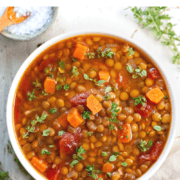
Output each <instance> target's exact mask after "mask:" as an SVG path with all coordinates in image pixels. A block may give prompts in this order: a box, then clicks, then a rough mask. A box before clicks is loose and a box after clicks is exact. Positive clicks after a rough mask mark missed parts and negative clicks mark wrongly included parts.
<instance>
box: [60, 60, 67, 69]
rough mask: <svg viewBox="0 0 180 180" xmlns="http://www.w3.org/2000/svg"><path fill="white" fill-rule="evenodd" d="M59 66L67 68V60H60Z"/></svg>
mask: <svg viewBox="0 0 180 180" xmlns="http://www.w3.org/2000/svg"><path fill="white" fill-rule="evenodd" d="M59 67H60V68H61V69H65V67H66V64H65V62H64V61H60V62H59Z"/></svg>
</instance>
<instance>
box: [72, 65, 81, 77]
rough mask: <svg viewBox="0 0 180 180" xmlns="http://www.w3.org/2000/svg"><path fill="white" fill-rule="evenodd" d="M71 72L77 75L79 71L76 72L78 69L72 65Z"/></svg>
mask: <svg viewBox="0 0 180 180" xmlns="http://www.w3.org/2000/svg"><path fill="white" fill-rule="evenodd" d="M71 73H72V76H78V75H79V72H78V69H77V67H76V66H73V67H72V70H71Z"/></svg>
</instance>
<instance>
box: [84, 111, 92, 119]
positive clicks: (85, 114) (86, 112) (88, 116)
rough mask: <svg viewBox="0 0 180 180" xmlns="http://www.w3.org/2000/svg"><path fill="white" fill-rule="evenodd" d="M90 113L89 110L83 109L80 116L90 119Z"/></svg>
mask: <svg viewBox="0 0 180 180" xmlns="http://www.w3.org/2000/svg"><path fill="white" fill-rule="evenodd" d="M90 114H91V112H90V111H84V112H83V115H82V117H83V119H84V120H85V119H88V120H89V119H90Z"/></svg>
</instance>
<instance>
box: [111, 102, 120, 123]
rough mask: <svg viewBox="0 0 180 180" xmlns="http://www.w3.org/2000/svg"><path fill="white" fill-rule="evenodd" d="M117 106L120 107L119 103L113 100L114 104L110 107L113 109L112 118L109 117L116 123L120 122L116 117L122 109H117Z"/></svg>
mask: <svg viewBox="0 0 180 180" xmlns="http://www.w3.org/2000/svg"><path fill="white" fill-rule="evenodd" d="M117 107H118V104H116V103H115V102H113V103H112V105H111V109H110V111H111V118H110V119H109V121H111V122H114V123H117V122H118V120H117V119H116V116H117V112H119V111H120V109H117Z"/></svg>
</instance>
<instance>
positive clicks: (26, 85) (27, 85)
mask: <svg viewBox="0 0 180 180" xmlns="http://www.w3.org/2000/svg"><path fill="white" fill-rule="evenodd" d="M20 90H21V92H22V95H23V96H24V97H25V98H26V97H27V93H28V92H31V91H32V90H33V86H32V82H31V81H30V79H29V77H28V76H24V77H23V79H22V81H21V84H20Z"/></svg>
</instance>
